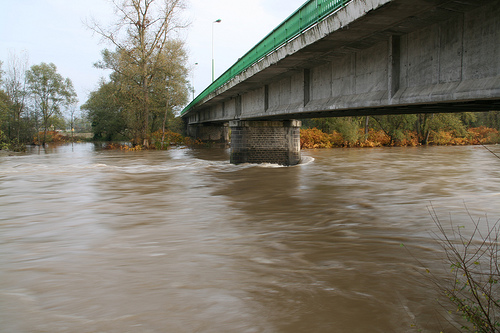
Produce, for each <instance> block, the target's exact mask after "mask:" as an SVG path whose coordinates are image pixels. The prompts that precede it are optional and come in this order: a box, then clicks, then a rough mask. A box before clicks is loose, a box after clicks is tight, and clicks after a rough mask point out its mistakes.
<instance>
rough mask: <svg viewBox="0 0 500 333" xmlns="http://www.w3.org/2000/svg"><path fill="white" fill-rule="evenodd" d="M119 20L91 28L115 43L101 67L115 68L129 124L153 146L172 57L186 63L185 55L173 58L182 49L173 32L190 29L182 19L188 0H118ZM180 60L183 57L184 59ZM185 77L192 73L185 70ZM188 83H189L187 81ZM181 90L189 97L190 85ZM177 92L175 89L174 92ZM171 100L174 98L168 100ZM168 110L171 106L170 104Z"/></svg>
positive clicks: (138, 138)
mask: <svg viewBox="0 0 500 333" xmlns="http://www.w3.org/2000/svg"><path fill="white" fill-rule="evenodd" d="M112 3H113V5H114V7H115V12H116V13H117V14H118V17H117V19H118V20H117V23H116V24H115V25H113V26H112V27H110V28H106V27H103V26H101V25H100V24H98V23H96V22H93V23H92V24H90V25H89V27H90V28H91V29H92V30H93V31H94V32H95V33H97V34H98V35H100V36H101V37H102V38H103V39H105V40H107V41H108V42H110V43H111V44H112V45H113V46H114V47H115V51H114V52H111V51H109V50H104V51H103V53H102V56H103V59H102V61H100V62H99V63H97V64H96V66H97V67H99V68H105V69H111V70H112V71H113V75H112V80H113V81H115V83H116V84H118V85H119V86H120V90H121V91H122V92H124V93H125V92H126V96H127V98H123V99H121V100H120V102H121V103H123V106H124V109H125V110H126V113H127V122H128V124H129V127H130V130H131V131H132V132H133V135H134V138H133V141H134V142H135V143H136V144H143V145H144V146H146V147H147V146H149V143H150V142H149V141H150V133H151V128H152V122H154V121H155V118H157V116H158V115H157V109H158V107H159V106H158V102H159V101H160V100H161V98H159V97H160V95H163V94H164V93H166V90H167V86H170V87H172V86H173V85H172V84H170V85H169V84H168V82H169V81H168V80H167V78H169V77H172V76H171V74H172V72H171V71H169V69H170V65H171V62H172V60H174V61H175V62H177V63H178V64H180V65H181V66H184V64H183V63H182V60H183V59H182V58H181V59H179V58H174V59H172V58H171V55H172V54H174V53H175V52H173V51H175V50H178V49H182V43H181V42H180V41H174V39H173V38H172V34H173V33H174V32H175V31H177V30H179V29H180V28H183V27H185V26H186V25H185V24H183V23H182V22H181V21H180V20H179V15H178V14H179V11H180V10H182V9H183V8H184V2H183V0H113V1H112ZM179 60H181V61H180V62H179ZM183 75H184V76H185V75H187V71H186V70H184V74H183ZM183 81H184V82H183ZM185 81H186V80H185V78H184V80H181V81H180V85H181V86H184V88H182V90H185V91H186V92H183V91H182V92H181V95H182V94H186V96H187V84H186V83H185ZM171 93H172V92H171ZM164 99H165V97H164ZM168 99H170V97H169V98H168ZM161 107H162V109H163V110H166V109H168V107H167V105H166V103H164V104H163V105H162V106H161Z"/></svg>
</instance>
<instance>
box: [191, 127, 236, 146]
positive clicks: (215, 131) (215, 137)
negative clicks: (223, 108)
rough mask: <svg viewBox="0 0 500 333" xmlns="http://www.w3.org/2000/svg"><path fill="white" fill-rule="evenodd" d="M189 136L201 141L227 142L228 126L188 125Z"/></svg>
mask: <svg viewBox="0 0 500 333" xmlns="http://www.w3.org/2000/svg"><path fill="white" fill-rule="evenodd" d="M187 134H188V136H189V137H191V138H193V139H196V140H200V141H203V142H215V143H224V144H227V143H229V126H228V124H227V123H225V124H196V125H188V127H187Z"/></svg>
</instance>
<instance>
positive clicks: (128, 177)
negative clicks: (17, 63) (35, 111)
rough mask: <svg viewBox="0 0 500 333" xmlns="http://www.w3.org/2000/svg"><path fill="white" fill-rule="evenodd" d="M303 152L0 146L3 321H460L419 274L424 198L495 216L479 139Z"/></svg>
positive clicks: (178, 325) (52, 326) (294, 327)
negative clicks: (253, 160)
mask: <svg viewBox="0 0 500 333" xmlns="http://www.w3.org/2000/svg"><path fill="white" fill-rule="evenodd" d="M489 148H490V149H491V150H493V151H494V152H496V153H497V154H500V146H490V147H489ZM302 156H303V163H302V164H301V165H298V166H294V167H279V166H276V165H238V166H235V165H231V164H229V162H228V159H229V155H228V151H227V150H222V149H195V150H192V149H180V148H173V149H170V150H168V151H139V152H124V151H105V150H101V149H99V148H96V146H94V145H93V144H75V145H66V146H56V147H50V148H48V149H46V150H45V151H44V150H41V151H38V150H37V149H35V148H34V149H33V150H32V151H31V152H29V153H28V154H22V155H15V156H0V331H1V332H4V333H6V332H9V333H10V332H13V333H14V332H15V333H18V332H51V333H52V332H76V333H80V332H81V333H83V332H120V333H122V332H214V333H215V332H417V331H423V332H439V331H441V330H443V331H444V332H454V331H455V330H454V329H453V328H452V327H451V326H450V324H449V323H448V322H449V321H450V320H452V319H451V317H449V315H448V312H447V309H444V308H442V306H441V305H440V304H439V303H438V301H437V300H436V298H437V297H438V294H437V291H436V290H435V289H434V288H433V286H432V285H431V284H430V283H429V281H427V280H426V277H425V274H424V273H425V269H424V267H423V266H425V267H426V268H429V269H431V270H433V271H434V272H437V273H436V274H438V275H439V274H441V273H439V272H440V271H439V269H440V267H442V263H441V259H442V252H441V249H440V247H439V245H438V244H437V243H436V241H435V240H434V236H433V232H435V231H436V226H435V225H434V222H433V220H432V218H431V216H430V214H429V211H428V209H429V208H431V207H433V209H434V210H435V211H436V214H438V215H439V216H440V217H442V218H443V220H446V221H448V220H450V219H452V220H453V222H454V223H456V225H465V226H466V228H469V227H470V225H471V223H470V217H469V216H468V214H470V215H471V216H472V217H474V218H481V219H482V221H485V220H486V219H488V220H489V221H490V222H494V221H496V220H498V219H499V218H500V205H499V203H500V160H499V159H498V158H496V157H495V156H493V155H492V154H491V153H490V152H488V151H487V150H486V149H485V148H483V147H479V146H468V147H418V148H373V149H330V150H305V151H303V152H302ZM467 209H468V210H469V213H467ZM402 244H404V246H402ZM443 274H444V273H443Z"/></svg>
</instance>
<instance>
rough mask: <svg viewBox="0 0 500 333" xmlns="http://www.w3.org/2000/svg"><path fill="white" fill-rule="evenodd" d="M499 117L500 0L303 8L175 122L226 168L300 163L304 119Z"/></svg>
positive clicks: (350, 2)
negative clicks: (210, 147)
mask: <svg viewBox="0 0 500 333" xmlns="http://www.w3.org/2000/svg"><path fill="white" fill-rule="evenodd" d="M498 109H500V0H309V1H307V2H306V3H305V4H304V5H302V6H301V7H300V8H299V9H298V10H297V11H295V12H294V13H293V14H292V15H291V16H289V17H288V19H287V20H285V21H284V22H283V23H282V24H280V25H279V26H278V27H277V28H276V29H274V30H273V31H272V32H271V33H270V34H268V35H267V36H266V37H265V38H264V39H263V40H262V41H261V42H260V43H258V44H257V45H256V46H255V47H253V48H252V49H251V50H250V51H248V52H247V53H246V54H245V55H243V56H242V57H241V58H240V59H239V60H238V62H236V63H235V64H234V65H233V66H232V67H231V68H229V69H228V70H227V71H226V72H224V73H223V74H222V75H221V76H220V77H219V78H218V79H217V80H215V81H214V82H213V83H212V84H211V85H210V86H209V87H208V88H207V89H205V90H204V91H203V92H202V93H201V94H200V95H199V96H197V97H196V98H195V99H194V100H193V101H192V102H191V103H190V104H189V105H188V106H187V107H186V108H185V109H184V110H183V111H182V113H181V116H182V117H183V119H184V120H185V121H186V123H187V125H188V134H189V135H190V136H192V137H196V138H199V139H201V140H212V141H222V142H228V141H229V131H231V162H232V163H245V162H248V163H262V162H269V163H278V164H285V165H293V164H296V163H298V162H299V161H300V132H299V128H300V124H301V122H300V119H303V118H316V117H341V116H362V115H384V114H408V113H440V112H466V111H489V110H498Z"/></svg>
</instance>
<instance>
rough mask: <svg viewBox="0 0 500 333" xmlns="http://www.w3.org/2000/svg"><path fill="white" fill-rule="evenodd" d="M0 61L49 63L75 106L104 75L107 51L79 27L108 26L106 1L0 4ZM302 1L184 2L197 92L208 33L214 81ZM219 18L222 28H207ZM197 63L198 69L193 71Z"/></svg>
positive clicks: (207, 60)
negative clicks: (100, 64)
mask: <svg viewBox="0 0 500 333" xmlns="http://www.w3.org/2000/svg"><path fill="white" fill-rule="evenodd" d="M0 1H1V3H2V5H1V8H2V10H1V11H0V61H3V63H4V65H3V69H4V70H5V68H6V62H7V60H8V58H9V55H10V54H14V55H17V56H19V55H20V54H21V53H22V52H26V53H27V54H28V56H29V63H30V65H35V64H40V63H41V62H46V63H50V62H52V63H54V64H55V65H56V66H57V68H58V72H59V73H60V74H61V75H62V76H63V77H68V78H70V79H71V81H73V84H74V86H75V89H76V91H77V94H78V99H79V101H80V103H79V104H83V103H84V102H85V101H86V100H87V97H88V93H89V92H90V91H92V90H95V89H96V87H97V86H98V82H99V79H100V78H101V77H106V76H107V73H105V72H104V71H102V70H98V69H95V68H93V64H94V63H95V62H96V61H98V60H100V58H101V53H100V52H101V50H102V49H104V48H106V47H108V48H109V47H110V46H109V45H107V44H103V43H101V42H100V39H99V38H98V37H97V36H93V35H92V32H91V31H90V30H88V29H87V28H86V27H85V25H84V24H83V22H84V21H85V19H87V18H90V17H95V18H96V19H97V20H98V21H100V22H101V23H104V24H107V23H111V22H113V11H112V7H111V5H110V4H109V2H108V1H107V0H0ZM304 2H305V0H187V4H188V9H187V10H186V11H185V12H184V15H185V16H186V17H187V19H188V20H190V21H191V25H190V27H189V28H188V29H187V30H186V31H185V32H184V34H183V39H184V40H185V41H186V49H187V51H188V54H189V59H190V60H189V66H190V67H192V68H193V71H192V74H191V75H190V80H192V79H193V82H194V87H195V90H196V93H197V94H198V93H200V92H201V91H202V90H203V89H205V88H206V87H207V86H208V85H209V84H210V82H211V77H212V69H211V62H212V28H213V29H214V53H215V76H216V77H217V76H219V75H220V74H222V73H223V72H224V71H225V70H226V69H228V68H229V67H230V66H231V65H232V64H233V63H234V62H236V60H237V59H238V58H239V57H241V56H242V55H243V54H245V53H246V52H247V51H248V50H249V49H250V48H251V47H252V46H254V45H255V44H256V43H258V42H259V41H260V40H261V39H262V38H264V37H265V36H266V35H267V34H268V33H269V32H271V30H272V29H274V28H275V27H276V26H277V25H278V24H279V23H281V22H282V21H283V20H284V19H286V18H287V17H288V16H289V15H290V14H292V13H293V12H294V11H295V10H297V9H298V8H299V7H300V6H301V5H302V4H303V3H304ZM217 19H221V20H222V22H221V23H216V24H214V23H212V22H214V21H215V20H217ZM195 63H198V65H197V66H194V64H195Z"/></svg>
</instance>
